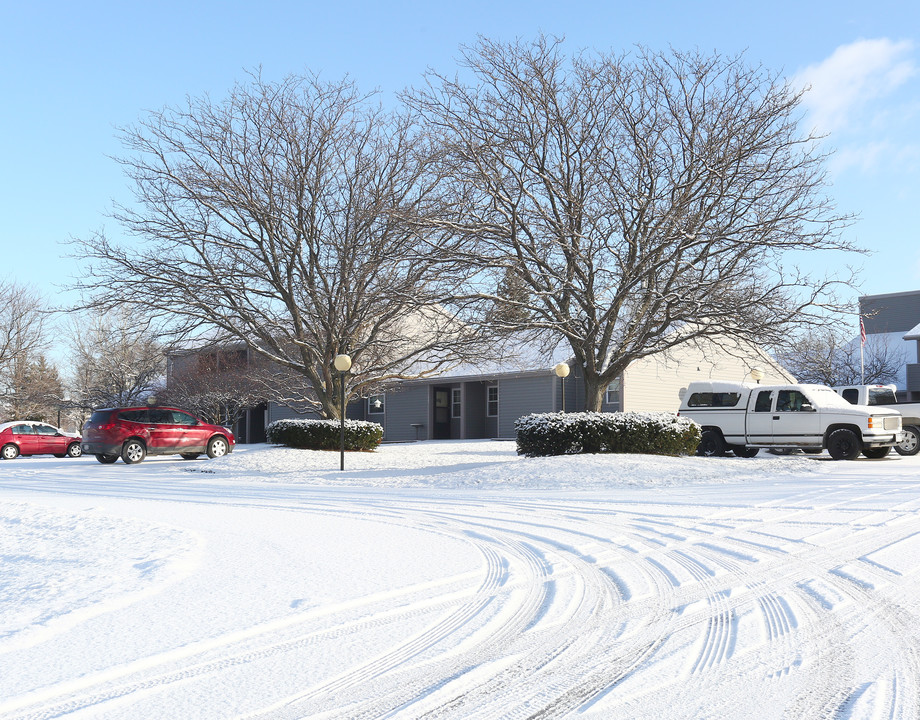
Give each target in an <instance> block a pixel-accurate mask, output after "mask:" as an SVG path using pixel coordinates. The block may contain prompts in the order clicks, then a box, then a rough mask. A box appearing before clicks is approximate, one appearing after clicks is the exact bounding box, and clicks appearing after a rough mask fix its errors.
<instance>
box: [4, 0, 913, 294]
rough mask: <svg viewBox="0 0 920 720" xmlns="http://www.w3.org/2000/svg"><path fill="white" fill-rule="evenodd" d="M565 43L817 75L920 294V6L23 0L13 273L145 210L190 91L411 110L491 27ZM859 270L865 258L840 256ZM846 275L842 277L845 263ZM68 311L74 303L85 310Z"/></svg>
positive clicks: (868, 270)
mask: <svg viewBox="0 0 920 720" xmlns="http://www.w3.org/2000/svg"><path fill="white" fill-rule="evenodd" d="M541 31H542V32H544V33H546V34H555V35H561V36H565V38H566V48H567V49H568V50H571V51H575V50H577V49H580V48H589V49H591V48H593V49H598V50H605V51H606V50H614V51H620V50H626V49H629V48H630V47H631V46H633V45H635V44H637V43H640V44H644V45H647V46H650V47H652V48H663V47H667V46H668V45H671V46H674V47H676V48H692V47H698V48H700V49H702V50H707V51H708V50H718V51H720V52H724V53H736V52H738V51H742V50H743V51H746V55H747V58H748V60H749V61H750V62H759V63H762V64H763V65H765V66H767V67H768V68H771V69H775V70H778V71H781V72H783V73H784V74H786V75H788V76H789V77H794V78H796V80H797V81H801V82H804V81H805V80H808V81H810V82H811V84H812V86H813V88H814V90H813V92H812V93H811V94H810V96H809V98H810V99H809V110H810V115H809V120H810V122H813V123H815V124H816V125H817V126H818V127H819V128H820V129H821V130H823V131H827V132H830V133H831V136H830V139H829V142H830V143H831V145H832V146H833V147H834V148H836V155H835V157H834V160H833V161H832V163H831V165H830V169H831V173H832V178H833V181H834V186H833V188H832V194H833V196H834V197H835V198H836V200H837V203H838V205H839V207H840V208H841V209H843V210H846V211H850V212H855V213H858V214H859V216H860V219H859V221H858V222H857V223H856V224H855V225H854V226H853V228H852V229H851V230H850V231H849V233H850V235H851V237H853V238H854V239H856V240H857V241H858V242H859V243H860V244H861V245H862V246H864V247H867V248H869V249H871V250H874V251H875V252H874V254H873V255H872V256H870V257H868V258H861V257H854V258H852V259H851V262H852V263H853V264H855V265H857V266H860V267H862V274H861V278H862V286H861V291H862V292H863V293H867V294H875V293H883V292H895V291H902V290H920V233H918V226H920V210H918V208H920V182H918V181H920V3H918V2H916V1H915V0H903V1H901V2H888V1H887V0H881V1H876V2H864V1H863V2H854V1H852V0H841V1H838V2H807V0H804V1H803V0H797V1H796V2H789V1H787V0H779V1H778V2H771V3H739V2H737V0H733V1H732V2H705V1H703V2H686V0H684V1H683V2H655V1H654V0H652V1H651V2H638V3H637V2H629V3H625V2H614V1H611V2H579V1H578V0H573V1H571V2H568V3H562V2H543V1H534V0H528V1H527V2H520V1H514V2H502V1H501V0H492V1H490V2H483V1H482V0H467V1H465V2H456V3H447V2H430V1H429V2H390V3H385V2H377V3H369V2H358V1H350V2H349V1H347V0H346V1H343V2H339V3H335V2H323V3H312V2H292V1H289V2H284V1H280V0H263V2H260V3H253V2H245V3H244V2H235V1H233V2H214V1H213V0H205V1H203V2H194V1H192V2H188V0H183V1H182V2H153V3H123V2H117V3H116V2H46V1H43V0H35V1H34V2H32V3H25V2H8V3H4V4H3V6H2V9H0V54H2V55H0V56H2V60H3V63H2V67H3V79H2V80H0V83H2V92H0V98H2V103H3V111H2V113H0V143H2V155H0V156H2V179H0V183H2V185H0V209H2V214H0V250H2V256H0V258H2V259H0V276H6V277H11V278H14V279H17V280H19V281H20V282H23V283H27V284H31V285H33V286H36V287H37V288H38V289H40V290H41V291H42V292H44V293H45V294H46V295H47V296H48V297H49V298H50V299H51V300H56V299H58V300H59V299H61V296H60V294H59V291H58V287H59V286H61V285H65V284H67V283H68V282H69V281H70V275H71V273H72V272H73V270H74V268H75V266H78V265H79V263H80V261H79V260H78V259H66V258H65V256H66V255H67V254H68V253H69V252H70V249H69V248H68V247H66V246H65V245H64V244H63V243H64V242H65V241H66V240H67V239H68V238H70V237H86V236H88V235H89V234H91V233H92V232H93V231H94V230H98V229H101V228H102V227H103V226H104V227H105V228H106V230H107V232H109V233H110V234H112V235H116V236H117V235H118V232H119V229H118V227H117V225H115V223H114V222H113V221H111V220H110V219H108V218H107V212H108V211H109V210H110V208H111V205H112V202H113V201H122V202H130V201H131V195H130V191H129V188H128V185H127V183H126V180H125V178H124V176H123V174H122V170H121V168H120V167H119V166H118V165H117V163H115V162H114V161H113V160H112V159H111V156H113V155H118V154H120V152H121V148H120V146H119V144H118V142H117V140H116V139H115V129H116V128H117V127H118V126H122V125H126V124H129V123H132V122H133V121H135V120H136V119H137V118H138V117H139V116H140V115H141V114H142V113H143V111H144V110H146V109H157V108H160V107H162V106H164V105H171V104H176V103H180V102H181V101H182V100H183V99H184V97H185V96H186V95H187V94H190V95H200V94H203V93H209V94H211V95H212V96H213V97H215V98H219V97H222V96H223V95H224V94H225V93H226V92H227V90H228V89H229V88H230V87H231V86H232V85H233V83H234V82H235V81H236V80H240V79H243V78H244V77H245V71H246V70H247V69H252V68H255V67H258V66H261V67H262V68H263V75H264V76H265V77H266V78H269V79H275V78H280V77H282V76H284V75H287V74H290V73H296V72H300V71H303V70H304V69H309V70H312V71H317V72H321V73H322V75H323V76H324V77H326V78H328V79H337V78H340V77H341V76H343V75H344V74H346V73H347V74H349V75H350V76H352V77H353V78H354V79H355V81H356V82H357V83H358V85H359V86H360V87H361V88H362V89H366V90H370V89H374V88H377V89H379V90H380V91H381V92H382V93H383V95H384V98H385V99H386V98H392V97H393V94H394V93H395V92H397V91H399V90H400V89H402V88H404V87H407V86H410V85H414V84H419V83H420V82H421V77H422V74H423V73H424V71H425V70H426V68H429V67H431V68H433V69H436V70H439V71H443V72H452V71H453V68H454V67H455V59H456V57H457V56H458V48H459V46H460V45H462V44H473V43H475V41H476V38H477V35H479V34H481V35H484V36H487V37H489V38H493V39H499V40H511V39H515V38H521V39H525V40H526V39H530V38H533V37H534V36H535V35H536V34H537V33H538V32H541ZM837 262H839V263H840V265H841V266H843V265H844V264H845V263H846V262H847V259H845V258H839V257H838V258H837ZM829 269H831V270H833V269H835V268H834V266H831V267H830V268H829ZM64 299H66V296H65V298H64Z"/></svg>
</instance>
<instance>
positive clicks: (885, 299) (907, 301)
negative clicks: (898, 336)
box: [859, 291, 920, 334]
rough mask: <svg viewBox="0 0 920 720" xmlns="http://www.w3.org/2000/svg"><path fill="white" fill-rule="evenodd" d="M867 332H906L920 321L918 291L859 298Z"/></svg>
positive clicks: (919, 292) (919, 293)
mask: <svg viewBox="0 0 920 720" xmlns="http://www.w3.org/2000/svg"><path fill="white" fill-rule="evenodd" d="M859 311H860V313H862V316H863V322H864V324H865V326H866V333H867V334H876V333H893V332H907V331H908V330H911V329H912V328H914V327H915V326H916V325H917V323H920V291H913V292H903V293H889V294H886V295H865V296H863V297H861V298H859Z"/></svg>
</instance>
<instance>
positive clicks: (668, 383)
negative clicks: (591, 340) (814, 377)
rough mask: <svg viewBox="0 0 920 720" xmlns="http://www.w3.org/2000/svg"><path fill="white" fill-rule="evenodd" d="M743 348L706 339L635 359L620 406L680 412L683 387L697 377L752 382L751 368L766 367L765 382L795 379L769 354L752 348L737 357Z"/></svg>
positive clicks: (625, 380) (633, 408) (626, 377)
mask: <svg viewBox="0 0 920 720" xmlns="http://www.w3.org/2000/svg"><path fill="white" fill-rule="evenodd" d="M739 354H740V348H739V347H737V346H736V347H735V349H734V350H733V351H732V352H731V353H729V352H726V351H725V350H721V349H720V348H718V347H717V346H715V345H714V344H712V343H710V342H706V343H705V344H704V345H703V346H702V347H700V346H697V345H695V344H689V343H688V344H685V345H683V346H678V347H677V348H675V349H674V350H673V351H671V352H669V353H668V354H667V355H664V354H658V355H655V356H652V357H649V358H644V359H642V360H638V361H636V362H634V363H632V364H631V365H630V366H629V367H628V368H626V371H625V372H624V373H623V384H622V387H621V391H620V407H621V409H622V410H624V411H634V412H642V411H659V412H677V410H678V408H679V407H680V390H681V389H682V388H686V387H687V385H689V384H690V383H691V382H693V381H695V380H729V381H733V382H745V381H746V382H752V380H751V377H750V374H749V373H750V370H751V368H753V367H760V368H762V369H763V370H764V372H765V375H764V379H763V380H761V382H763V383H786V382H794V380H795V378H793V377H792V376H791V375H789V373H787V372H785V370H783V369H782V368H781V367H779V366H778V365H777V364H776V363H774V362H773V361H772V360H771V359H770V358H769V357H768V356H766V355H765V354H763V353H762V352H760V351H759V350H757V349H756V348H750V349H749V350H748V351H747V353H746V356H745V357H737V355H739Z"/></svg>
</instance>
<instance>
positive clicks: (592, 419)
mask: <svg viewBox="0 0 920 720" xmlns="http://www.w3.org/2000/svg"><path fill="white" fill-rule="evenodd" d="M514 428H515V431H516V433H517V451H518V454H519V455H526V456H527V457H538V456H542V455H574V454H578V453H649V454H654V455H692V454H693V453H695V452H696V447H697V445H699V442H700V426H699V425H697V424H696V423H695V422H693V420H690V419H689V418H684V417H679V416H677V415H676V414H674V413H665V412H646V413H637V412H624V413H597V412H584V413H534V414H533V415H525V416H524V417H522V418H520V419H519V420H518V421H517V422H516V423H515V425H514Z"/></svg>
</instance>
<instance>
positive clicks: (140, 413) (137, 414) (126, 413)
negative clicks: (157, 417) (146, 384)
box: [118, 408, 147, 423]
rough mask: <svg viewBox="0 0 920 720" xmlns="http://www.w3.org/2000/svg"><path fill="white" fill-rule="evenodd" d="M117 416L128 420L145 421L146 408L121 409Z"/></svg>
mask: <svg viewBox="0 0 920 720" xmlns="http://www.w3.org/2000/svg"><path fill="white" fill-rule="evenodd" d="M118 417H120V418H121V419H122V420H127V421H128V422H136V423H145V422H147V409H146V408H145V409H143V410H122V411H121V412H120V413H118Z"/></svg>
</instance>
